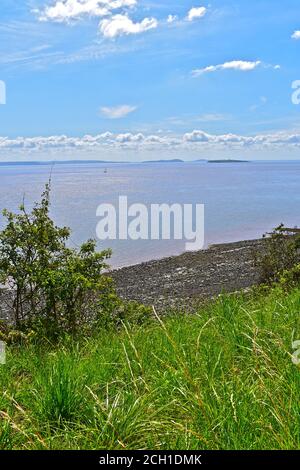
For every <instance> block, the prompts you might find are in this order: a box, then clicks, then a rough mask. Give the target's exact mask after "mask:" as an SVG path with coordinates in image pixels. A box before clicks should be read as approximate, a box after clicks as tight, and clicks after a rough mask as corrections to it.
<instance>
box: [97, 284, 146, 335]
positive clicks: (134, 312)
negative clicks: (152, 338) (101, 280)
mask: <svg viewBox="0 0 300 470" xmlns="http://www.w3.org/2000/svg"><path fill="white" fill-rule="evenodd" d="M95 310H96V312H97V313H96V326H97V327H98V328H106V329H115V330H119V329H120V328H121V327H122V326H123V325H124V324H129V325H143V324H146V323H148V322H149V321H150V320H151V319H152V318H153V312H152V308H151V307H147V306H145V305H142V304H139V303H138V302H134V301H123V300H121V299H120V297H118V296H117V295H116V293H115V292H110V293H109V294H108V295H106V296H102V297H100V298H99V299H98V301H97V303H96V308H95Z"/></svg>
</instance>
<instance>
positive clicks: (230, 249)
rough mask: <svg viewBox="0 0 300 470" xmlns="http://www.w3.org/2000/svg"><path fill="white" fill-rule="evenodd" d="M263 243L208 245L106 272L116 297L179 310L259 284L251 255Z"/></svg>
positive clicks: (240, 242) (253, 241)
mask: <svg viewBox="0 0 300 470" xmlns="http://www.w3.org/2000/svg"><path fill="white" fill-rule="evenodd" d="M262 247H263V239H255V240H245V241H238V242H230V243H221V244H216V245H211V246H210V247H209V248H207V249H205V250H200V251H195V252H185V253H183V254H181V255H177V256H171V257H167V258H162V259H158V260H152V261H147V262H143V263H140V264H135V265H131V266H127V267H122V268H118V269H112V270H110V271H109V273H108V274H109V275H110V276H111V277H112V278H113V280H114V281H115V285H116V290H117V293H118V295H119V296H120V297H121V298H123V299H125V300H134V301H137V302H140V303H144V304H145V305H154V306H155V307H161V308H163V309H165V308H173V307H176V308H180V306H182V307H185V308H186V307H187V306H188V305H193V304H197V303H199V302H203V301H205V300H208V299H210V298H213V297H215V296H217V295H219V294H220V293H222V292H235V291H238V290H243V289H247V288H249V287H251V286H253V285H255V284H257V283H258V282H259V275H258V273H257V270H256V269H255V267H254V263H253V261H254V252H255V251H260V250H261V249H262Z"/></svg>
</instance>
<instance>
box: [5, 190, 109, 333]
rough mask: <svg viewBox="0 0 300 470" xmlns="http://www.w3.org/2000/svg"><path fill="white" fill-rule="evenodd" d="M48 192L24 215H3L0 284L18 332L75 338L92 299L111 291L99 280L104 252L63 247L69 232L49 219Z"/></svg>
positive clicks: (92, 247)
mask: <svg viewBox="0 0 300 470" xmlns="http://www.w3.org/2000/svg"><path fill="white" fill-rule="evenodd" d="M49 209H50V186H49V185H47V186H46V188H45V191H44V193H43V195H42V198H41V202H40V203H38V204H36V205H35V206H34V208H33V210H32V211H31V212H30V213H27V211H26V209H25V206H24V205H22V206H21V207H20V211H19V213H17V214H14V213H12V212H9V211H7V210H5V211H4V212H3V214H4V216H5V217H6V219H7V225H6V227H5V228H4V230H3V231H2V232H1V233H0V282H1V283H2V284H5V285H7V286H8V287H9V288H10V289H11V292H14V294H15V295H14V296H13V304H12V305H11V310H12V312H13V315H14V323H15V326H16V328H17V329H18V330H20V329H24V328H26V329H28V328H30V329H32V328H36V327H37V326H39V328H41V327H43V328H44V330H45V334H46V335H47V336H49V335H50V336H56V335H58V334H59V332H60V331H64V332H67V333H72V334H74V333H76V332H77V331H78V330H79V329H80V328H81V326H82V322H83V321H84V320H86V319H87V317H88V316H89V315H90V314H91V309H92V306H93V303H94V299H95V296H101V295H106V294H107V293H109V292H110V291H111V290H112V285H111V281H110V279H109V278H108V277H107V276H104V275H103V270H104V269H105V268H106V267H107V265H106V259H107V258H109V256H110V251H102V252H97V251H96V243H95V241H93V240H89V241H87V242H86V243H84V244H83V245H82V246H81V247H80V249H78V250H75V249H72V248H69V247H68V246H67V242H68V240H69V236H70V230H69V229H68V228H66V227H63V228H59V227H57V226H56V225H55V224H54V222H53V221H52V219H51V218H50V215H49Z"/></svg>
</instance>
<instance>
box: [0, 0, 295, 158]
mask: <svg viewBox="0 0 300 470" xmlns="http://www.w3.org/2000/svg"><path fill="white" fill-rule="evenodd" d="M299 54H300V5H299V0H285V1H284V2H282V1H281V0H280V1H279V0H272V1H270V0H259V1H258V0H256V1H251V2H250V1H248V0H211V1H209V2H205V1H202V0H181V1H180V2H178V1H177V2H175V1H174V0H1V10H0V103H1V104H0V124H1V127H0V160H1V161H33V160H66V159H78V160H83V159H99V160H113V161H132V162H135V161H143V160H156V159H171V158H181V159H184V160H195V159H202V158H208V159H215V158H241V159H297V158H299V156H300V119H299V118H300V104H299V103H300V69H299ZM297 81H298V82H297ZM4 102H5V104H4Z"/></svg>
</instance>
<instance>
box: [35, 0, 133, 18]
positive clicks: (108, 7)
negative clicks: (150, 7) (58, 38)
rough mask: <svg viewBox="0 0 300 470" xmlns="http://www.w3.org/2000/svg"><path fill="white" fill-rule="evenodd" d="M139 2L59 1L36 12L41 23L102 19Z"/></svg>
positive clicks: (121, 0)
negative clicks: (94, 17) (87, 17)
mask: <svg viewBox="0 0 300 470" xmlns="http://www.w3.org/2000/svg"><path fill="white" fill-rule="evenodd" d="M136 3H137V0H57V1H55V2H54V4H53V5H51V6H46V7H45V8H44V9H43V10H42V11H40V10H34V12H35V13H37V14H38V15H39V19H40V20H41V21H56V22H60V23H62V22H69V21H72V20H76V19H79V18H81V17H83V16H96V17H102V16H107V15H109V14H110V13H111V12H112V11H113V10H117V9H120V8H126V7H133V6H134V5H136Z"/></svg>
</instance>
